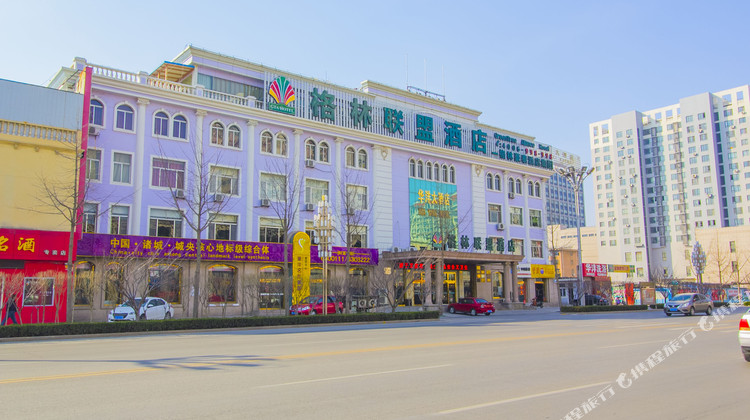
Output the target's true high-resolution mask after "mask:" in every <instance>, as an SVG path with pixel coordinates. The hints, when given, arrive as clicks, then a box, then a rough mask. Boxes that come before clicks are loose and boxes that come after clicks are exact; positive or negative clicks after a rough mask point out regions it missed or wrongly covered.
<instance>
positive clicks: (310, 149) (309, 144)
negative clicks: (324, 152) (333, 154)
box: [305, 139, 316, 160]
mask: <svg viewBox="0 0 750 420" xmlns="http://www.w3.org/2000/svg"><path fill="white" fill-rule="evenodd" d="M315 149H316V145H315V140H313V139H307V141H306V142H305V159H307V160H315Z"/></svg>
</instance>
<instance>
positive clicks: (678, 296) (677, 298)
mask: <svg viewBox="0 0 750 420" xmlns="http://www.w3.org/2000/svg"><path fill="white" fill-rule="evenodd" d="M692 296H693V295H677V296H674V297H672V299H670V300H671V301H673V302H674V301H678V300H690V297H692Z"/></svg>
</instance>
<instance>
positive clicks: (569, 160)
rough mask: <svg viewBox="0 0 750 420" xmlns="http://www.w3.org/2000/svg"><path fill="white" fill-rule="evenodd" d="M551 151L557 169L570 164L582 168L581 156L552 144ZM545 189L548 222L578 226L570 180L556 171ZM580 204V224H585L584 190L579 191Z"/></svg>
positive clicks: (564, 225)
mask: <svg viewBox="0 0 750 420" xmlns="http://www.w3.org/2000/svg"><path fill="white" fill-rule="evenodd" d="M550 153H551V154H552V162H553V164H554V166H555V170H557V169H558V168H568V167H570V166H573V167H575V168H576V169H580V168H581V157H580V156H578V155H574V154H573V153H570V152H566V151H564V150H560V149H558V148H556V147H552V146H550ZM545 189H546V193H547V194H546V195H547V204H546V205H547V224H548V225H561V226H562V227H576V200H575V192H574V191H573V186H572V185H571V184H570V182H568V181H567V180H566V179H565V177H563V176H560V174H558V173H557V172H555V173H553V174H552V176H550V179H549V182H547V184H546V187H545ZM578 205H579V215H578V220H579V226H584V225H585V224H586V212H585V210H584V205H583V190H581V191H579V192H578Z"/></svg>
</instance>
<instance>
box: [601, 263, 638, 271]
mask: <svg viewBox="0 0 750 420" xmlns="http://www.w3.org/2000/svg"><path fill="white" fill-rule="evenodd" d="M607 270H608V271H609V272H610V273H635V266H634V265H626V264H609V265H607Z"/></svg>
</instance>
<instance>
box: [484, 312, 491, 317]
mask: <svg viewBox="0 0 750 420" xmlns="http://www.w3.org/2000/svg"><path fill="white" fill-rule="evenodd" d="M484 314H485V315H487V316H490V315H492V312H490V311H487V312H485V313H484Z"/></svg>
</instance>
